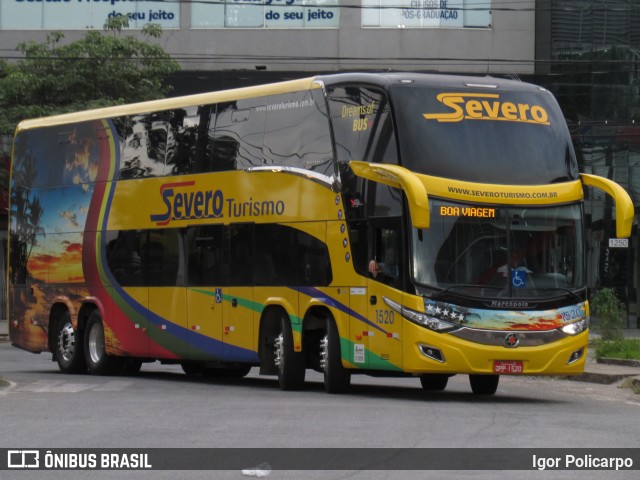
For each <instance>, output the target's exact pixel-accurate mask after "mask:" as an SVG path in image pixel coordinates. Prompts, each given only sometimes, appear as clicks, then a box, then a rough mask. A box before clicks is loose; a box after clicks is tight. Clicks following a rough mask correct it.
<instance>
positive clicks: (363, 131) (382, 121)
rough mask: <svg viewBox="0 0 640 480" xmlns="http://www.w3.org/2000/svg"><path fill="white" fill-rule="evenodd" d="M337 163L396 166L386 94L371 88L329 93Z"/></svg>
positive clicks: (353, 88)
mask: <svg viewBox="0 0 640 480" xmlns="http://www.w3.org/2000/svg"><path fill="white" fill-rule="evenodd" d="M328 98H329V109H330V111H331V121H332V124H333V130H334V135H335V142H336V151H337V156H338V161H342V162H348V161H350V160H363V161H366V162H375V163H392V164H397V163H398V148H397V145H396V140H395V134H394V129H393V122H392V120H391V114H390V109H389V102H388V100H387V96H386V94H385V93H384V92H383V91H382V90H379V89H374V88H370V87H359V86H348V87H334V88H333V89H331V90H329V92H328Z"/></svg>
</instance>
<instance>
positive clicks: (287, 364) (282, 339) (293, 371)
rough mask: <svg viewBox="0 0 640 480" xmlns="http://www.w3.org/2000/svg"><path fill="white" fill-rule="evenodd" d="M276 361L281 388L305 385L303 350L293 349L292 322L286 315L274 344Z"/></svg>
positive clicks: (282, 319) (298, 387) (296, 388)
mask: <svg viewBox="0 0 640 480" xmlns="http://www.w3.org/2000/svg"><path fill="white" fill-rule="evenodd" d="M273 355H274V363H275V365H276V367H277V369H278V384H279V385H280V389H281V390H299V389H301V388H302V387H303V386H304V376H305V373H306V363H305V358H304V355H303V354H302V352H296V351H294V349H293V331H292V330H291V322H290V321H289V318H288V317H287V316H285V315H283V316H282V318H281V320H280V333H279V334H278V335H276V338H275V341H274V344H273Z"/></svg>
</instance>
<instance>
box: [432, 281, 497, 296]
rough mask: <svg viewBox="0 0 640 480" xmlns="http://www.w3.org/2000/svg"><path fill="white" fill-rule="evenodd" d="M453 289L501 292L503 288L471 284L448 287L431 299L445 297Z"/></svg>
mask: <svg viewBox="0 0 640 480" xmlns="http://www.w3.org/2000/svg"><path fill="white" fill-rule="evenodd" d="M455 288H481V289H490V290H503V289H504V286H497V285H475V284H473V283H462V284H459V285H451V286H450V287H447V288H444V289H441V290H440V291H439V292H438V293H437V294H436V295H435V296H434V297H433V298H434V299H435V300H438V299H440V298H442V297H443V296H445V295H446V294H447V293H449V292H450V291H452V290H453V289H455Z"/></svg>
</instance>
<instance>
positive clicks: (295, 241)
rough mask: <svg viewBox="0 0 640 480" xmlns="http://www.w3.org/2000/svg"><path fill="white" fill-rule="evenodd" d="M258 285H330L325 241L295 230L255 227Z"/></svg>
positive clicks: (256, 279)
mask: <svg viewBox="0 0 640 480" xmlns="http://www.w3.org/2000/svg"><path fill="white" fill-rule="evenodd" d="M255 255H256V257H255V259H256V262H255V282H256V285H273V286H280V285H328V284H329V283H331V279H332V273H331V262H330V261H329V250H328V249H327V246H326V245H325V243H324V242H322V241H320V240H318V239H317V238H315V237H313V236H312V235H309V234H308V233H306V232H302V231H300V230H297V229H295V228H293V227H289V226H286V225H277V224H271V225H269V224H264V225H262V224H261V225H256V250H255Z"/></svg>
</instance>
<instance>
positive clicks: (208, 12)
mask: <svg viewBox="0 0 640 480" xmlns="http://www.w3.org/2000/svg"><path fill="white" fill-rule="evenodd" d="M339 20H340V0H204V1H200V2H193V3H192V4H191V27H192V28H338V26H339Z"/></svg>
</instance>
